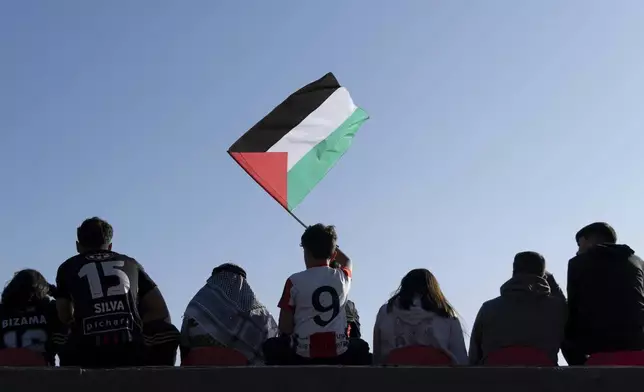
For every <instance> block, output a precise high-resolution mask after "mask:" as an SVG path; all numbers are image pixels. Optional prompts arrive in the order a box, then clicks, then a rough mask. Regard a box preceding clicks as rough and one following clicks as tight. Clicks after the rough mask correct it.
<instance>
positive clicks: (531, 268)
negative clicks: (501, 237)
mask: <svg viewBox="0 0 644 392" xmlns="http://www.w3.org/2000/svg"><path fill="white" fill-rule="evenodd" d="M512 273H513V274H530V275H539V276H544V275H545V274H546V259H545V258H544V257H543V256H542V255H541V254H540V253H537V252H519V253H517V254H516V255H515V256H514V262H513V263H512Z"/></svg>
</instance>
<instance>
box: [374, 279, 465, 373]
mask: <svg viewBox="0 0 644 392" xmlns="http://www.w3.org/2000/svg"><path fill="white" fill-rule="evenodd" d="M409 346H429V347H434V348H438V349H441V350H443V351H444V352H445V353H446V354H447V355H449V356H450V357H451V358H452V361H453V362H454V364H466V363H467V351H466V349H465V339H464V338H463V330H462V328H461V323H460V322H459V321H458V318H457V317H456V312H455V311H454V308H453V307H452V305H450V303H449V302H448V301H447V299H446V298H445V296H444V295H443V292H442V291H441V289H440V286H439V285H438V281H437V280H436V278H435V277H434V275H433V274H432V273H431V272H429V271H428V270H426V269H424V268H421V269H414V270H411V271H409V273H407V275H405V277H404V278H403V279H402V281H401V283H400V287H399V288H398V291H397V292H396V294H394V296H393V297H391V298H390V299H389V301H387V303H386V304H385V305H383V306H382V307H381V308H380V310H379V311H378V315H377V316H376V324H375V326H374V329H373V356H374V363H377V364H383V363H385V362H386V359H387V356H388V355H389V353H390V352H391V351H392V350H394V349H398V348H403V347H409Z"/></svg>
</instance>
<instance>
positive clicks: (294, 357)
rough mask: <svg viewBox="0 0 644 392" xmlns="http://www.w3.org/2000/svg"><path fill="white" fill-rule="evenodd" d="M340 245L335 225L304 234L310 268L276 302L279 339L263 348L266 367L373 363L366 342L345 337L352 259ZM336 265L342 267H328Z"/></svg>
mask: <svg viewBox="0 0 644 392" xmlns="http://www.w3.org/2000/svg"><path fill="white" fill-rule="evenodd" d="M336 242H337V234H336V232H335V228H334V227H333V226H325V225H323V224H316V225H314V226H310V227H308V228H307V229H306V230H305V231H304V234H302V238H301V246H302V248H303V250H304V263H305V265H306V270H304V271H302V272H298V273H295V274H293V275H291V276H290V277H289V278H288V279H287V281H286V284H285V286H284V291H283V293H282V298H281V299H280V301H279V304H278V306H279V308H280V318H279V330H280V334H281V337H280V338H275V339H269V340H267V341H266V343H265V344H264V351H265V357H266V362H267V364H283V365H316V364H344V365H361V364H367V363H368V361H369V360H370V357H369V352H368V347H369V346H368V345H367V344H366V342H364V341H362V342H361V344H357V345H354V344H352V341H354V339H352V340H351V341H350V340H349V337H348V336H347V335H348V334H347V325H348V323H347V314H346V311H345V309H344V307H345V305H346V303H347V296H348V294H349V289H350V287H351V261H350V260H349V259H348V258H347V257H346V255H345V254H344V253H342V251H340V250H339V249H337V247H336ZM332 261H335V263H337V266H338V268H332V267H330V263H331V262H332ZM365 347H367V349H366V351H365Z"/></svg>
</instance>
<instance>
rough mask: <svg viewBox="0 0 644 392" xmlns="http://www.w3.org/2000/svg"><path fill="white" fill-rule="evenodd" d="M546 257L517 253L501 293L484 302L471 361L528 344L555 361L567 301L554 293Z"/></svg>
mask: <svg viewBox="0 0 644 392" xmlns="http://www.w3.org/2000/svg"><path fill="white" fill-rule="evenodd" d="M548 280H551V281H552V282H553V286H556V287H559V286H558V285H557V284H556V283H555V282H554V277H553V276H552V275H549V276H548V277H546V261H545V259H544V258H543V256H541V255H540V254H539V253H537V252H521V253H517V255H516V256H515V257H514V263H513V271H512V278H510V280H508V281H507V282H505V283H504V284H503V285H502V286H501V296H499V297H497V298H495V299H492V300H489V301H487V302H485V303H484V304H483V306H481V309H480V310H479V313H478V315H477V316H476V320H475V322H474V327H473V328H472V335H471V339H470V364H472V365H479V364H484V363H485V360H486V357H487V356H488V355H489V354H490V353H492V352H495V351H497V350H499V349H501V348H505V347H509V346H528V347H532V348H536V349H539V350H541V351H542V352H543V353H544V354H546V355H547V356H548V358H549V359H550V360H551V361H552V363H553V364H556V363H557V354H558V353H559V348H560V347H561V342H562V341H563V336H564V327H565V324H566V301H565V298H564V297H563V295H562V294H561V293H556V294H555V295H552V294H551V291H550V285H549V284H548Z"/></svg>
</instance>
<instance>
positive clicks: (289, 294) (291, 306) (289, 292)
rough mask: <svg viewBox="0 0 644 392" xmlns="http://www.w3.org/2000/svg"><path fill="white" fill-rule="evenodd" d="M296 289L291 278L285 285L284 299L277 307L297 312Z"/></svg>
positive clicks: (281, 299)
mask: <svg viewBox="0 0 644 392" xmlns="http://www.w3.org/2000/svg"><path fill="white" fill-rule="evenodd" d="M295 290H296V289H295V287H294V286H293V281H292V280H291V278H288V279H287V280H286V283H285V284H284V291H282V298H280V301H279V302H278V303H277V307H278V308H280V309H287V310H291V311H293V310H295V300H294V299H295Z"/></svg>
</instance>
